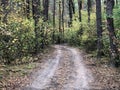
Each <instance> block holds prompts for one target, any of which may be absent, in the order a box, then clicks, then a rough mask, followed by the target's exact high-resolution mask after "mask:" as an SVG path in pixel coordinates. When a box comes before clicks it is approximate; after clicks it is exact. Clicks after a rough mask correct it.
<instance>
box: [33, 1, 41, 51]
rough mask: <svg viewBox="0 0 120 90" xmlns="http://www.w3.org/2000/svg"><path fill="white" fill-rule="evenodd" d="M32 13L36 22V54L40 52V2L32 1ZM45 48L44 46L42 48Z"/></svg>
mask: <svg viewBox="0 0 120 90" xmlns="http://www.w3.org/2000/svg"><path fill="white" fill-rule="evenodd" d="M32 13H33V19H34V21H35V29H34V32H35V53H37V52H38V50H39V43H38V37H39V36H38V22H39V18H40V0H32ZM41 48H43V46H41Z"/></svg>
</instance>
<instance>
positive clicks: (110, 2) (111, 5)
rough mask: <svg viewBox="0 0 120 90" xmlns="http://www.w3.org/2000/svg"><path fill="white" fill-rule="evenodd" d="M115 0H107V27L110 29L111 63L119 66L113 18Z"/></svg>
mask: <svg viewBox="0 0 120 90" xmlns="http://www.w3.org/2000/svg"><path fill="white" fill-rule="evenodd" d="M114 3H115V2H114V0H107V2H106V5H107V8H106V13H107V28H108V31H109V38H110V59H111V64H112V65H115V66H117V64H118V63H117V60H119V54H118V49H117V43H116V42H115V40H116V34H115V30H114V20H113V8H114Z"/></svg>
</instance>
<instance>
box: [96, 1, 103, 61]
mask: <svg viewBox="0 0 120 90" xmlns="http://www.w3.org/2000/svg"><path fill="white" fill-rule="evenodd" d="M96 22H97V59H98V60H100V58H101V53H102V17H101V0H96Z"/></svg>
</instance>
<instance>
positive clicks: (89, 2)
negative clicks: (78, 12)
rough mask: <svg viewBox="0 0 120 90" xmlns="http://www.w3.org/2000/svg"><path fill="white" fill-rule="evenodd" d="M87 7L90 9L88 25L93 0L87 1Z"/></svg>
mask: <svg viewBox="0 0 120 90" xmlns="http://www.w3.org/2000/svg"><path fill="white" fill-rule="evenodd" d="M87 7H88V9H87V10H88V23H90V12H91V0H87Z"/></svg>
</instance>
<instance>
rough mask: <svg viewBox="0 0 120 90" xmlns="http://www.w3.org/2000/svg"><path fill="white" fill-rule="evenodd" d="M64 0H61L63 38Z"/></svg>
mask: <svg viewBox="0 0 120 90" xmlns="http://www.w3.org/2000/svg"><path fill="white" fill-rule="evenodd" d="M64 5H65V1H64V0H62V37H63V38H64V11H65V6H64Z"/></svg>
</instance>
